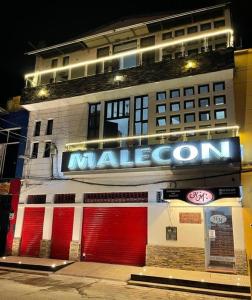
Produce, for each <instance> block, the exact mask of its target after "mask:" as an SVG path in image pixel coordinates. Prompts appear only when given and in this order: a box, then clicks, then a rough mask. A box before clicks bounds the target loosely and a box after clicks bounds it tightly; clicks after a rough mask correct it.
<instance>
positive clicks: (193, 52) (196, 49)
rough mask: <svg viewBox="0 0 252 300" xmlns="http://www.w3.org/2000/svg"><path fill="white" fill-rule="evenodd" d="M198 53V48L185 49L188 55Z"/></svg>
mask: <svg viewBox="0 0 252 300" xmlns="http://www.w3.org/2000/svg"><path fill="white" fill-rule="evenodd" d="M198 53H199V50H198V48H195V49H190V50H187V55H188V56H192V55H197V54H198Z"/></svg>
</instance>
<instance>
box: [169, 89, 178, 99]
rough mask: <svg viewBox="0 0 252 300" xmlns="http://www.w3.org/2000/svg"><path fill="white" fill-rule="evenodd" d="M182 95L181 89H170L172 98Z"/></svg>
mask: <svg viewBox="0 0 252 300" xmlns="http://www.w3.org/2000/svg"><path fill="white" fill-rule="evenodd" d="M179 96H180V90H171V91H170V98H176V97H179Z"/></svg>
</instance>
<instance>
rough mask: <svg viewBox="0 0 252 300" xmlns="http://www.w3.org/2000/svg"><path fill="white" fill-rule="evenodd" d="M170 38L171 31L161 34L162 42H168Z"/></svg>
mask: <svg viewBox="0 0 252 300" xmlns="http://www.w3.org/2000/svg"><path fill="white" fill-rule="evenodd" d="M171 38H172V31H169V32H165V33H163V34H162V39H163V40H169V39H171Z"/></svg>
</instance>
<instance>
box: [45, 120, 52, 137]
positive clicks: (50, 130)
mask: <svg viewBox="0 0 252 300" xmlns="http://www.w3.org/2000/svg"><path fill="white" fill-rule="evenodd" d="M52 130H53V120H48V121H47V127H46V135H51V134H52Z"/></svg>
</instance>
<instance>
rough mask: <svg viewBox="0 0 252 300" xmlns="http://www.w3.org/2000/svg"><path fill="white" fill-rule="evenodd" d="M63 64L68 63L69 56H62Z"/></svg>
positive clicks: (66, 64)
mask: <svg viewBox="0 0 252 300" xmlns="http://www.w3.org/2000/svg"><path fill="white" fill-rule="evenodd" d="M62 65H63V66H68V65H69V56H64V57H63V61H62Z"/></svg>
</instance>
